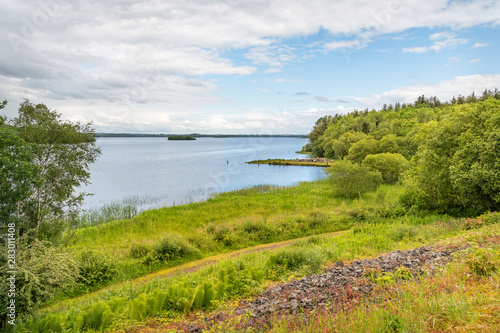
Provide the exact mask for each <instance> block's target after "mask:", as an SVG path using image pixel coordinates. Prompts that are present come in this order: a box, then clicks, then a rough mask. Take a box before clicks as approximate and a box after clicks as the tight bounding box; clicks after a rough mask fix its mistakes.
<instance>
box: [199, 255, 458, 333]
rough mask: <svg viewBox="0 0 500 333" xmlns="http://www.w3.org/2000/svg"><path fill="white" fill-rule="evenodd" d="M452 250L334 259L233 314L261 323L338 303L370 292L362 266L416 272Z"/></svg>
mask: <svg viewBox="0 0 500 333" xmlns="http://www.w3.org/2000/svg"><path fill="white" fill-rule="evenodd" d="M456 250H457V249H447V250H444V251H433V248H432V247H430V246H426V247H421V248H419V249H415V250H407V251H399V250H398V251H394V252H392V253H390V254H388V255H385V256H380V257H378V258H375V259H371V260H368V259H364V260H356V261H354V262H353V263H351V264H350V265H346V264H344V262H342V261H338V262H336V263H335V264H334V266H333V267H332V268H331V269H329V270H328V271H326V272H325V273H323V274H312V275H310V276H306V277H304V278H302V279H300V280H293V281H290V282H287V283H283V284H279V285H277V286H274V287H272V288H270V289H268V290H267V291H265V292H264V293H262V294H261V295H260V296H258V297H257V298H256V299H255V300H254V301H253V302H249V303H246V304H242V305H241V308H240V309H237V310H236V311H235V314H236V315H238V314H242V313H248V312H250V313H251V315H252V316H254V322H259V323H264V322H265V321H266V320H269V314H273V313H275V312H277V313H284V314H286V313H288V314H290V313H293V312H296V311H300V310H305V311H308V312H310V310H312V309H315V308H316V307H326V306H333V307H342V306H343V304H344V303H345V302H352V301H353V299H355V298H356V297H358V298H359V297H363V296H367V295H370V294H371V293H372V292H373V290H374V288H373V285H372V284H371V283H369V282H368V281H367V280H366V279H365V278H363V271H364V269H365V268H370V269H380V270H381V271H382V272H384V273H388V272H395V271H396V270H397V269H398V268H399V267H401V266H405V267H408V268H409V269H410V270H411V271H412V274H414V275H415V276H418V275H419V274H422V273H423V272H424V271H425V272H427V271H432V270H434V269H435V268H436V267H438V266H439V265H442V264H444V263H446V262H447V261H449V260H451V257H450V256H451V254H452V253H453V252H455V251H456ZM193 332H198V331H193Z"/></svg>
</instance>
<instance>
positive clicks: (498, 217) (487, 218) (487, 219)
mask: <svg viewBox="0 0 500 333" xmlns="http://www.w3.org/2000/svg"><path fill="white" fill-rule="evenodd" d="M478 219H481V220H483V222H484V224H486V225H488V224H495V223H500V212H488V213H486V214H483V215H481V216H479V217H478Z"/></svg>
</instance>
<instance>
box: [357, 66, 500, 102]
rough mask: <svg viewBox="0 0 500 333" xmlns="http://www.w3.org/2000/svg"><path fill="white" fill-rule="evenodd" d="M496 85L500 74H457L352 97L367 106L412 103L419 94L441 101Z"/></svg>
mask: <svg viewBox="0 0 500 333" xmlns="http://www.w3.org/2000/svg"><path fill="white" fill-rule="evenodd" d="M496 87H500V74H483V75H479V74H478V75H468V76H457V77H455V78H453V79H451V80H447V81H442V82H440V83H438V84H435V85H427V84H415V85H411V86H405V87H399V88H396V89H394V90H390V91H387V92H384V93H382V94H373V95H370V96H365V97H353V99H354V100H355V101H357V102H359V103H361V104H362V105H363V106H366V107H368V108H380V107H382V105H383V104H384V103H387V104H388V103H392V104H394V103H398V102H399V103H413V102H414V101H415V100H416V99H417V98H418V96H420V95H425V96H427V97H431V96H437V97H438V98H439V99H440V100H441V101H447V100H450V99H451V98H452V97H453V96H458V95H462V96H467V95H469V94H471V93H472V92H475V93H476V94H480V93H482V92H483V91H484V90H485V89H490V90H494V89H495V88H496Z"/></svg>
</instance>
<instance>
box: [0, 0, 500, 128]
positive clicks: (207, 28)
mask: <svg viewBox="0 0 500 333" xmlns="http://www.w3.org/2000/svg"><path fill="white" fill-rule="evenodd" d="M498 8H500V1H499V0H477V1H473V2H469V1H448V0H422V1H405V2H389V3H387V2H374V1H368V0H359V1H357V2H356V3H355V4H353V2H352V1H350V0H339V1H330V0H315V1H309V2H306V1H302V0H289V1H285V0H272V1H265V0H237V1H229V0H210V1H206V0H185V1H160V0H145V1H134V0H114V1H97V0H85V1H84V0H74V1H68V0H42V1H39V0H24V1H16V0H4V1H2V2H0V47H1V50H2V52H0V84H1V85H0V94H2V99H3V98H6V99H9V100H10V101H11V103H10V105H9V108H11V106H12V105H16V104H17V103H19V102H20V101H22V99H23V98H30V99H32V100H33V101H36V102H44V103H46V104H47V105H49V106H51V107H54V108H57V109H59V110H60V111H64V114H65V115H67V117H68V118H72V119H80V120H81V121H85V120H86V121H89V120H94V123H95V124H96V125H98V124H99V126H101V128H102V129H104V128H108V129H110V130H111V129H116V130H125V129H126V128H129V129H139V128H140V129H144V128H147V126H152V127H151V128H155V129H158V130H160V128H163V129H165V130H167V129H175V128H180V129H183V128H186V127H185V126H188V125H189V126H193V127H192V128H193V130H198V128H196V127H195V126H196V124H195V123H194V122H192V123H190V124H188V123H185V122H184V121H185V117H184V118H183V117H182V115H185V114H186V113H187V112H189V113H190V114H192V115H193V117H194V116H198V115H200V116H202V115H203V116H206V117H214V118H213V119H214V120H213V121H212V122H209V121H208V120H205V122H206V124H208V123H210V124H215V125H220V126H222V127H224V128H226V127H227V126H233V125H234V126H235V130H238V128H239V127H238V126H239V125H237V124H240V123H238V122H236V121H230V122H229V125H228V123H225V122H223V121H216V120H217V119H218V118H216V117H215V115H217V114H219V113H217V111H214V110H215V109H216V107H215V106H218V105H220V104H221V103H223V102H224V101H225V100H224V98H223V97H221V96H220V95H219V91H220V90H221V85H222V83H220V76H226V77H227V76H229V77H240V76H248V75H252V74H254V73H261V72H265V73H278V72H282V71H283V70H284V69H285V68H287V66H291V65H293V64H296V63H300V62H303V61H304V60H305V59H307V58H308V57H311V56H314V55H315V54H316V53H315V52H324V51H325V50H327V51H328V52H335V51H340V50H343V49H360V48H364V47H366V46H367V45H368V44H369V43H371V42H373V41H374V40H376V38H377V37H379V36H382V35H384V34H393V33H401V36H402V33H404V32H405V31H407V30H409V29H413V28H422V27H424V28H435V27H436V26H439V27H441V28H442V29H447V30H453V31H458V29H461V28H469V27H475V26H479V25H493V26H496V25H498V24H500V15H499V9H498ZM323 30H324V31H325V32H326V33H325V38H324V40H321V41H320V42H319V43H317V44H315V45H310V46H302V47H300V48H298V47H295V46H294V45H293V44H292V43H289V39H291V38H302V37H304V38H306V37H308V36H311V35H313V34H316V33H318V32H319V31H323ZM430 40H431V42H432V45H430V46H417V47H416V48H413V49H408V50H407V51H406V52H429V51H435V52H439V51H440V50H443V49H448V48H452V47H455V46H458V45H462V44H464V43H466V42H467V40H465V39H463V38H460V37H459V36H458V35H457V33H454V32H446V31H445V32H441V33H437V34H433V35H431V36H430ZM481 46H485V44H484V43H476V44H474V45H473V46H472V47H481ZM233 52H234V53H237V55H236V56H234V53H233ZM279 80H280V79H276V81H275V82H276V83H284V82H291V81H284V80H285V79H281V80H282V81H279ZM299 89H303V88H299ZM9 110H10V111H9ZM7 111H8V112H11V113H12V112H13V109H12V108H11V109H8V110H7ZM242 123H245V124H249V122H242ZM252 124H254V123H252ZM255 124H256V123H255ZM262 124H264V125H266V122H263V123H262ZM199 125H200V126H201V125H202V124H201V123H200V124H199ZM161 126H164V127H161ZM176 126H177V127H176ZM183 126H184V127H183ZM207 126H208V125H207ZM206 128H209V127H206ZM199 129H200V130H201V129H202V127H200V128H199Z"/></svg>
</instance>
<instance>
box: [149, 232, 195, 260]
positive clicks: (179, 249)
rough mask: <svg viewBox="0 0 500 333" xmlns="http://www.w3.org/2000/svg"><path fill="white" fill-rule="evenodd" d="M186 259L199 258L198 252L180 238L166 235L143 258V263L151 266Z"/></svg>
mask: <svg viewBox="0 0 500 333" xmlns="http://www.w3.org/2000/svg"><path fill="white" fill-rule="evenodd" d="M186 257H193V258H199V257H201V253H200V251H199V250H198V249H197V248H195V247H194V246H193V245H191V244H190V243H189V242H188V241H186V240H185V239H184V238H183V237H182V236H180V235H175V234H168V235H166V236H165V237H164V238H163V239H162V240H161V241H160V242H159V243H158V244H156V245H155V246H154V248H153V251H152V252H151V253H150V254H149V255H147V256H146V257H145V258H144V263H146V264H151V263H156V262H162V261H170V260H178V259H182V258H186Z"/></svg>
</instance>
